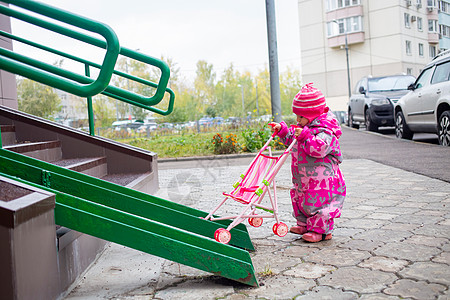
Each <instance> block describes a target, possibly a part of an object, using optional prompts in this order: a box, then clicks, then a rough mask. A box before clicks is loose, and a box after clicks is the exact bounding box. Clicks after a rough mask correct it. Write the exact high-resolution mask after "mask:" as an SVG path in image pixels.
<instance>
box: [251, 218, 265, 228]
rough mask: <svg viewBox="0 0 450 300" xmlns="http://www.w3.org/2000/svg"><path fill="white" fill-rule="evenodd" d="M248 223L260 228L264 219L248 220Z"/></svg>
mask: <svg viewBox="0 0 450 300" xmlns="http://www.w3.org/2000/svg"><path fill="white" fill-rule="evenodd" d="M248 223H249V224H250V225H252V226H253V227H259V226H261V225H262V223H263V218H248Z"/></svg>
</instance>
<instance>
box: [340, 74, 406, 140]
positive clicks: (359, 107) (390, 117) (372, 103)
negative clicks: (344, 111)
mask: <svg viewBox="0 0 450 300" xmlns="http://www.w3.org/2000/svg"><path fill="white" fill-rule="evenodd" d="M414 80H415V78H414V76H411V75H392V76H383V77H371V76H366V77H363V78H361V80H359V81H358V83H357V84H356V87H355V90H354V92H353V94H352V95H351V97H350V101H349V105H348V121H347V123H348V126H350V127H353V128H359V125H360V124H365V125H366V130H370V131H377V130H378V128H379V127H380V126H394V125H395V121H394V120H395V119H394V104H395V103H396V102H397V101H398V99H400V98H401V97H402V96H403V95H405V94H406V93H408V86H409V85H410V84H411V83H413V82H414Z"/></svg>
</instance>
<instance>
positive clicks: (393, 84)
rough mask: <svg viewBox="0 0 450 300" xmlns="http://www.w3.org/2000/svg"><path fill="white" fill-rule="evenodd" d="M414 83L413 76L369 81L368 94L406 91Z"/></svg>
mask: <svg viewBox="0 0 450 300" xmlns="http://www.w3.org/2000/svg"><path fill="white" fill-rule="evenodd" d="M413 82H414V77H413V76H388V77H376V78H370V79H369V91H370V92H385V91H401V90H407V89H408V86H409V85H410V84H411V83H413Z"/></svg>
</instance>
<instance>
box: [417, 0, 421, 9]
mask: <svg viewBox="0 0 450 300" xmlns="http://www.w3.org/2000/svg"><path fill="white" fill-rule="evenodd" d="M416 5H417V8H421V7H422V0H417V1H416Z"/></svg>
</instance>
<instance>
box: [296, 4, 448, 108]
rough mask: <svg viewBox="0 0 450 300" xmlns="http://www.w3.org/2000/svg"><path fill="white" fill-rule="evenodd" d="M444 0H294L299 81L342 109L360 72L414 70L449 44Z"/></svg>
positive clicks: (331, 105)
mask: <svg viewBox="0 0 450 300" xmlns="http://www.w3.org/2000/svg"><path fill="white" fill-rule="evenodd" d="M449 2H450V0H447V1H438V0H299V1H298V7H299V26H300V42H301V57H302V70H301V71H302V76H303V79H302V80H303V82H304V83H307V82H314V84H315V86H316V87H318V88H320V89H321V90H322V91H323V92H324V94H325V95H326V97H327V101H328V103H329V106H330V107H331V109H332V110H347V102H348V95H349V89H350V90H352V89H353V88H354V85H355V84H356V82H357V81H358V80H359V79H360V78H361V77H363V76H366V75H373V76H380V75H392V74H412V75H414V76H417V75H418V74H419V73H420V71H421V69H422V68H423V67H424V66H425V64H427V63H428V62H429V61H430V60H431V58H432V57H434V56H435V55H436V54H438V53H439V52H440V51H442V50H445V49H450V4H449Z"/></svg>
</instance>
